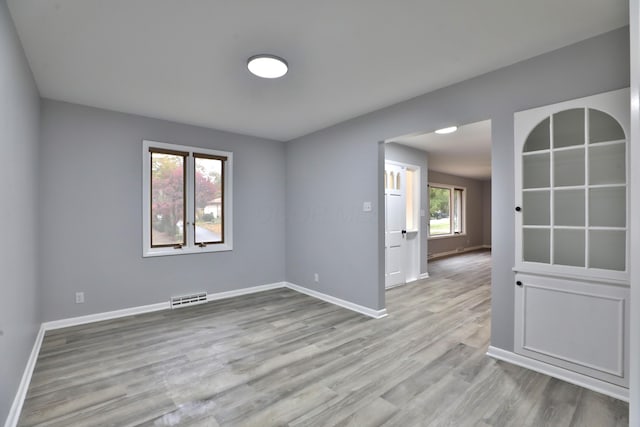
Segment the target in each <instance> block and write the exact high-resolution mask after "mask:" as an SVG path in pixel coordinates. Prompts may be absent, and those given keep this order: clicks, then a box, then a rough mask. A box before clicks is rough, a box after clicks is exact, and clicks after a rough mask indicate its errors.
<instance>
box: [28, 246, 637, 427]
mask: <svg viewBox="0 0 640 427" xmlns="http://www.w3.org/2000/svg"><path fill="white" fill-rule="evenodd" d="M429 273H430V278H429V279H425V280H419V281H417V282H414V283H412V284H409V285H406V286H400V287H397V288H394V289H392V290H389V291H387V294H386V299H387V310H388V312H389V316H388V317H386V318H384V319H380V320H373V319H370V318H367V317H365V316H362V315H359V314H357V313H354V312H352V311H349V310H346V309H343V308H340V307H337V306H334V305H331V304H328V303H325V302H323V301H319V300H317V299H314V298H311V297H309V296H306V295H302V294H299V293H297V292H294V291H291V290H288V289H276V290H272V291H266V292H261V293H258V294H252V295H245V296H242V297H237V298H229V299H225V300H220V301H213V302H210V303H207V304H203V305H199V306H194V307H190V308H183V309H178V310H167V311H160V312H154V313H147V314H141V315H136V316H130V317H126V318H120V319H113V320H109V321H104V322H98V323H92V324H86V325H79V326H75V327H71V328H65V329H59V330H55V331H48V332H47V333H46V335H45V338H44V341H43V344H42V348H41V352H40V354H39V357H38V361H37V363H36V367H35V370H34V374H33V378H32V381H31V384H30V386H29V389H28V392H27V398H26V400H25V404H24V407H23V410H22V414H21V416H20V420H19V425H20V426H35V425H39V426H64V427H72V426H82V427H85V426H118V427H122V426H154V427H157V426H198V427H202V426H210V427H227V426H260V427H268V426H285V425H287V426H292V427H293V426H323V427H324V426H333V425H336V426H359V427H361V426H379V425H385V426H402V427H407V426H456V427H457V426H480V427H488V426H492V427H496V426H497V427H500V426H518V427H519V426H536V427H537V426H545V425H548V426H554V427H569V426H571V427H604V426H616V427H617V426H625V425H628V413H627V412H628V405H627V404H626V403H624V402H620V401H617V400H615V399H612V398H609V397H606V396H602V395H600V394H597V393H594V392H591V391H588V390H586V389H582V388H580V387H577V386H574V385H571V384H567V383H564V382H562V381H559V380H555V379H552V378H550V377H547V376H545V375H541V374H538V373H535V372H533V371H529V370H526V369H522V368H520V367H517V366H513V365H510V364H507V363H504V362H498V361H495V360H493V359H490V358H488V357H487V356H486V355H485V352H486V348H487V346H488V343H489V338H490V336H489V335H490V330H491V329H490V321H491V289H490V281H491V255H490V253H489V252H486V251H480V252H472V253H468V254H464V255H460V256H456V257H450V258H443V259H439V260H434V261H431V262H430V271H429Z"/></svg>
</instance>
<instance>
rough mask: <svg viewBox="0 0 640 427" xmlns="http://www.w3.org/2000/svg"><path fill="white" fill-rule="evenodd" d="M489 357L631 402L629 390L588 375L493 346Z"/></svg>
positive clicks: (489, 351)
mask: <svg viewBox="0 0 640 427" xmlns="http://www.w3.org/2000/svg"><path fill="white" fill-rule="evenodd" d="M487 356H489V357H492V358H494V359H497V360H502V361H504V362H508V363H511V364H512V365H516V366H521V367H523V368H527V369H531V370H532V371H536V372H540V373H541V374H545V375H549V376H550V377H554V378H557V379H559V380H562V381H566V382H568V383H571V384H575V385H577V386H580V387H584V388H587V389H589V390H593V391H595V392H598V393H602V394H606V395H607V396H611V397H613V398H615V399H619V400H623V401H625V402H629V389H628V388H625V387H621V386H619V385H615V384H611V383H608V382H606V381H601V380H598V379H595V378H592V377H589V376H587V375H582V374H579V373H577V372H573V371H570V370H568V369H564V368H559V367H557V366H553V365H550V364H548V363H544V362H540V361H539V360H535V359H531V358H529V357H526V356H522V355H520V354H516V353H514V352H511V351H507V350H503V349H501V348H497V347H493V346H489V348H488V349H487Z"/></svg>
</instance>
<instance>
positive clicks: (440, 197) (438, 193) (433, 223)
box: [429, 187, 451, 236]
mask: <svg viewBox="0 0 640 427" xmlns="http://www.w3.org/2000/svg"><path fill="white" fill-rule="evenodd" d="M450 200H451V190H449V189H448V188H438V187H430V188H429V234H431V235H432V236H437V235H439V234H451V219H450V215H449V213H450V209H449V205H450Z"/></svg>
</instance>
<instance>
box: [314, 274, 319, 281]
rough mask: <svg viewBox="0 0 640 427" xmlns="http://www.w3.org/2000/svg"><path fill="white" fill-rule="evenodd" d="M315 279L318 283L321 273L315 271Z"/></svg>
mask: <svg viewBox="0 0 640 427" xmlns="http://www.w3.org/2000/svg"><path fill="white" fill-rule="evenodd" d="M313 280H314V281H315V282H316V283H318V282H319V281H320V275H319V274H318V273H315V274H314V275H313Z"/></svg>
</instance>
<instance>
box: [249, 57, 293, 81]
mask: <svg viewBox="0 0 640 427" xmlns="http://www.w3.org/2000/svg"><path fill="white" fill-rule="evenodd" d="M247 68H248V69H249V71H250V72H251V74H254V75H256V76H258V77H262V78H263V79H277V78H278V77H282V76H284V75H285V74H287V71H288V70H289V65H288V64H287V61H285V60H284V59H282V58H279V57H277V56H274V55H255V56H252V57H251V58H249V59H248V60H247Z"/></svg>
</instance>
